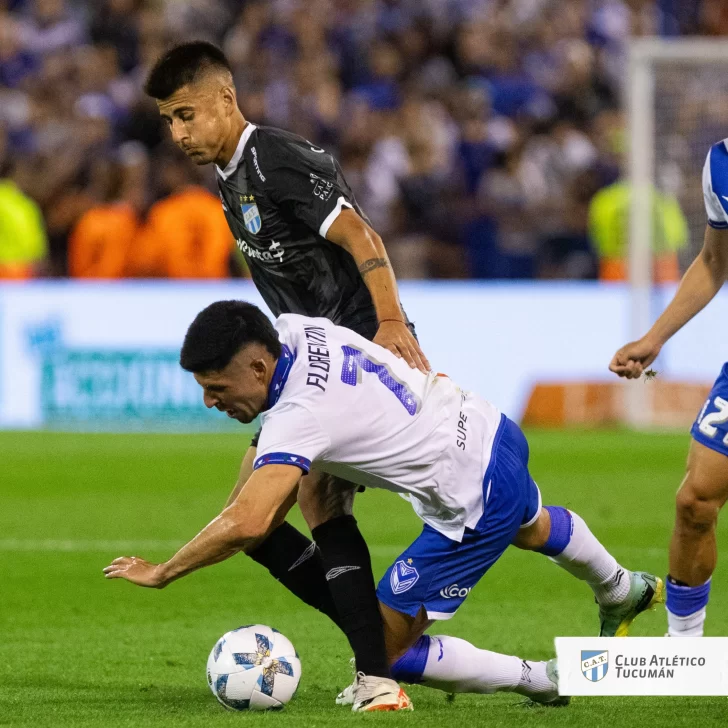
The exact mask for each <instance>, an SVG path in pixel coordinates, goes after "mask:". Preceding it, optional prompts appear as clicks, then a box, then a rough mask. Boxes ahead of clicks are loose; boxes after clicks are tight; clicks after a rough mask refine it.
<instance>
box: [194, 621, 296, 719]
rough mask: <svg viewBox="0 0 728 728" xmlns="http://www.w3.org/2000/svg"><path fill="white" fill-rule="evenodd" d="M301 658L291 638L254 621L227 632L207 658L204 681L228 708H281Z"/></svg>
mask: <svg viewBox="0 0 728 728" xmlns="http://www.w3.org/2000/svg"><path fill="white" fill-rule="evenodd" d="M300 679H301V661H300V660H299V659H298V655H297V654H296V650H295V649H294V647H293V645H292V644H291V642H290V640H288V639H287V638H286V637H284V636H283V635H282V634H281V633H280V632H278V631H276V630H275V629H273V628H272V627H266V626H265V625H263V624H253V625H249V626H246V627H238V629H234V630H232V632H226V633H225V634H224V635H223V636H222V637H220V639H219V640H218V641H217V644H216V645H215V646H214V647H213V648H212V652H211V653H210V657H209V658H208V660H207V683H208V685H209V686H210V690H212V694H213V695H214V696H215V697H216V698H217V699H218V700H219V701H220V703H221V704H222V705H223V706H225V707H226V708H228V709H229V710H269V709H271V708H273V709H280V708H282V707H283V706H284V705H285V704H286V703H287V702H288V701H289V700H290V699H291V698H292V697H293V695H294V694H295V692H296V688H297V687H298V682H299V680H300Z"/></svg>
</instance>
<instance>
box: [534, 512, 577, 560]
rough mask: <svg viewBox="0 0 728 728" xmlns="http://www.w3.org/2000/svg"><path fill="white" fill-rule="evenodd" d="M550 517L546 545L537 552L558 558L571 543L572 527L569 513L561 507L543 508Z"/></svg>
mask: <svg viewBox="0 0 728 728" xmlns="http://www.w3.org/2000/svg"><path fill="white" fill-rule="evenodd" d="M544 507H545V508H546V510H547V511H548V512H549V515H550V516H551V531H549V537H548V540H547V541H546V543H545V544H544V545H543V546H542V547H541V548H540V549H537V551H538V552H539V553H540V554H544V555H546V556H558V555H559V554H560V553H561V552H562V551H563V550H564V549H565V548H566V547H567V546H568V545H569V541H571V532H572V530H573V527H574V523H573V520H572V518H571V513H569V511H568V510H566V508H563V507H562V506H544Z"/></svg>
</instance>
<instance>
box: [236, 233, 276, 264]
mask: <svg viewBox="0 0 728 728" xmlns="http://www.w3.org/2000/svg"><path fill="white" fill-rule="evenodd" d="M235 242H236V243H237V246H238V248H239V249H240V252H241V253H244V254H245V256H246V257H248V258H252V259H253V260H260V261H262V262H263V263H280V262H281V261H282V260H283V255H284V252H283V248H282V247H281V244H280V243H279V242H277V241H275V240H273V241H272V242H271V244H270V247H269V248H268V250H258V248H254V247H253V246H252V245H248V242H247V241H246V240H243V239H242V238H238V239H237V240H236V241H235Z"/></svg>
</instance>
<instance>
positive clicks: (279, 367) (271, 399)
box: [265, 344, 296, 410]
mask: <svg viewBox="0 0 728 728" xmlns="http://www.w3.org/2000/svg"><path fill="white" fill-rule="evenodd" d="M294 361H296V355H295V354H294V353H292V352H291V350H290V349H289V348H288V347H287V346H286V345H285V344H283V345H282V347H281V355H280V357H278V363H277V364H276V368H275V370H274V371H273V376H272V377H271V380H270V385H269V387H268V399H267V401H266V403H265V409H266V410H269V409H270V408H271V407H273V405H275V404H276V402H278V400H279V399H280V398H281V392H282V391H283V387H285V386H286V382H287V381H288V375H289V374H290V373H291V367H292V366H293V362H294Z"/></svg>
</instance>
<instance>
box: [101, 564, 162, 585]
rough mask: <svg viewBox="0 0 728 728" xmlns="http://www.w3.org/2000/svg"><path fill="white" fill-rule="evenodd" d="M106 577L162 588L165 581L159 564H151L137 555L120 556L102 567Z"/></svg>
mask: <svg viewBox="0 0 728 728" xmlns="http://www.w3.org/2000/svg"><path fill="white" fill-rule="evenodd" d="M104 576H105V577H106V578H107V579H126V580H127V581H130V582H131V583H132V584H137V585H138V586H147V587H150V588H151V589H162V588H163V587H165V586H166V585H167V582H166V581H165V580H164V578H163V577H162V568H161V564H152V563H150V562H149V561H145V560H144V559H140V558H139V557H138V556H120V557H119V558H118V559H114V560H113V561H112V562H111V564H109V566H107V567H106V568H105V569H104Z"/></svg>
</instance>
